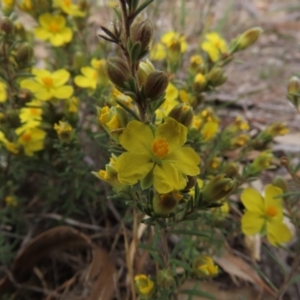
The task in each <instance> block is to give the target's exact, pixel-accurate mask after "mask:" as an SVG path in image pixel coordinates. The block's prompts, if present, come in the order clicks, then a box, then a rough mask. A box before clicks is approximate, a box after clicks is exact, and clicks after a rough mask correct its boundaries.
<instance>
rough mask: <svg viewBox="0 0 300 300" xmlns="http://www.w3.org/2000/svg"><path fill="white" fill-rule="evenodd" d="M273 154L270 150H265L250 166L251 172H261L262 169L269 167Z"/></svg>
mask: <svg viewBox="0 0 300 300" xmlns="http://www.w3.org/2000/svg"><path fill="white" fill-rule="evenodd" d="M272 159H273V154H272V152H271V151H270V150H266V151H263V152H261V153H259V155H258V156H257V157H256V158H255V159H254V161H253V162H252V163H251V165H250V166H249V169H250V172H251V173H254V174H255V173H259V172H261V171H262V170H265V169H268V168H269V167H270V165H271V162H272Z"/></svg>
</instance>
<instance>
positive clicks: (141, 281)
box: [134, 274, 154, 296]
mask: <svg viewBox="0 0 300 300" xmlns="http://www.w3.org/2000/svg"><path fill="white" fill-rule="evenodd" d="M134 281H135V286H136V289H137V291H138V293H139V294H140V295H142V296H150V295H151V294H152V293H153V291H154V282H153V281H152V280H151V279H150V278H149V277H148V276H146V275H144V274H140V275H136V276H135V277H134Z"/></svg>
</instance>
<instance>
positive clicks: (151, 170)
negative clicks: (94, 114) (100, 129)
mask: <svg viewBox="0 0 300 300" xmlns="http://www.w3.org/2000/svg"><path fill="white" fill-rule="evenodd" d="M186 138H187V128H186V127H185V126H183V125H182V124H180V123H178V122H177V121H176V120H174V119H172V118H166V121H165V123H163V124H160V125H158V126H157V128H156V131H155V134H153V132H152V130H151V128H150V127H149V126H148V125H146V124H144V123H141V122H139V121H136V120H133V121H130V122H129V123H128V125H127V127H126V128H125V130H124V131H123V133H122V134H121V135H120V138H119V140H120V144H121V145H122V146H123V148H125V149H126V150H127V151H128V152H125V153H123V154H121V155H120V156H119V157H118V158H117V160H116V163H115V167H116V170H117V172H118V179H119V181H120V182H121V183H124V184H127V185H134V184H136V183H137V182H138V180H142V179H144V178H145V177H146V176H147V175H150V176H147V180H148V187H149V186H150V185H151V184H152V182H153V186H154V188H155V189H156V191H157V192H158V193H160V194H167V193H169V192H172V191H173V190H181V189H183V188H184V187H185V185H186V183H187V178H186V175H190V176H196V175H198V174H199V172H200V170H199V167H198V164H199V162H200V158H199V156H198V154H197V153H196V152H195V151H194V150H193V149H192V148H190V147H183V145H184V143H185V142H186ZM149 177H150V178H151V179H149Z"/></svg>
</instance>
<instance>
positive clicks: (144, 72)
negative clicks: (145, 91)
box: [138, 59, 155, 86]
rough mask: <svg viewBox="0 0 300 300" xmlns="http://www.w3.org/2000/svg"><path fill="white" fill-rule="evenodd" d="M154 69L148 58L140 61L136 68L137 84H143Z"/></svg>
mask: <svg viewBox="0 0 300 300" xmlns="http://www.w3.org/2000/svg"><path fill="white" fill-rule="evenodd" d="M154 71H155V67H154V66H153V64H152V63H151V61H150V60H149V59H147V60H146V61H145V62H143V61H142V62H140V64H139V69H138V81H139V86H142V85H143V84H145V82H146V80H147V78H148V76H149V75H150V74H151V73H152V72H154Z"/></svg>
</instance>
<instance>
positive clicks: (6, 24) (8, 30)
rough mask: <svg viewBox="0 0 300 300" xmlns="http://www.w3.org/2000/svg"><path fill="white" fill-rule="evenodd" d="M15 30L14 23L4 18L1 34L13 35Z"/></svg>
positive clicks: (0, 24) (0, 22) (0, 25)
mask: <svg viewBox="0 0 300 300" xmlns="http://www.w3.org/2000/svg"><path fill="white" fill-rule="evenodd" d="M14 30H15V26H14V23H13V22H12V20H10V19H9V18H8V17H3V18H2V19H1V20H0V33H4V34H5V35H10V34H13V33H14Z"/></svg>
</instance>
